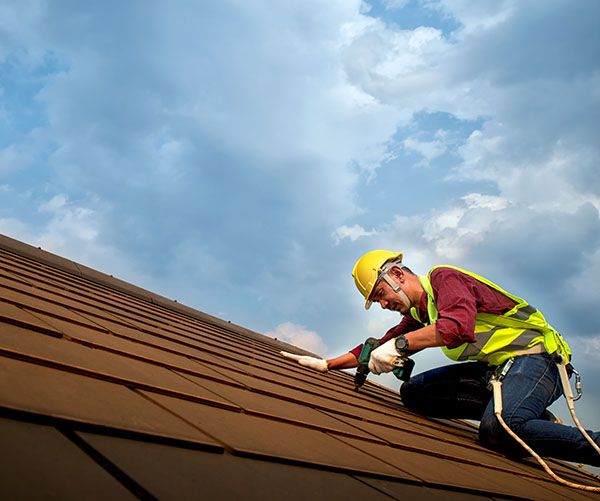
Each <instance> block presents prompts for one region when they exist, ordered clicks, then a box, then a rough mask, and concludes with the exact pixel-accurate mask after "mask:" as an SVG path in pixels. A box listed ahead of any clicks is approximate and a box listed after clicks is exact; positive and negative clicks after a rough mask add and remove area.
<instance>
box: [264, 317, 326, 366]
mask: <svg viewBox="0 0 600 501" xmlns="http://www.w3.org/2000/svg"><path fill="white" fill-rule="evenodd" d="M265 336H269V337H273V338H275V339H279V340H281V341H285V342H287V343H290V344H292V345H294V346H297V347H299V348H304V349H305V350H307V351H310V352H312V353H314V354H316V355H319V356H321V357H324V356H325V354H326V353H327V346H326V345H325V343H324V342H323V340H322V339H321V337H320V336H319V335H318V334H317V333H316V332H314V331H309V330H307V329H306V328H305V327H304V326H302V325H296V324H293V323H292V322H284V323H282V324H279V325H278V326H277V327H276V328H275V330H272V331H269V332H266V333H265Z"/></svg>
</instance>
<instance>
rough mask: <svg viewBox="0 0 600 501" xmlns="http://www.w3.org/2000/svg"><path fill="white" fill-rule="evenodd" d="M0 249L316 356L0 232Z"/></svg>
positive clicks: (262, 340)
mask: <svg viewBox="0 0 600 501" xmlns="http://www.w3.org/2000/svg"><path fill="white" fill-rule="evenodd" d="M0 249H3V250H5V251H7V252H10V253H12V254H17V255H19V256H21V257H26V258H28V259H31V260H33V261H37V262H39V263H42V264H45V265H46V266H50V267H51V268H55V269H58V270H60V271H63V272H66V273H70V274H72V275H76V276H78V277H81V278H84V279H86V280H89V281H91V282H94V283H96V284H99V285H103V286H105V287H108V288H110V289H113V290H116V291H119V292H122V293H124V294H128V295H130V296H133V297H135V298H137V299H141V300H143V301H147V302H149V303H152V304H154V305H157V306H161V307H163V308H166V309H168V310H171V311H174V312H176V313H180V314H182V315H185V316H187V317H191V318H194V319H196V320H201V321H203V322H206V323H208V324H210V325H213V326H215V327H221V328H225V329H228V330H231V331H234V332H235V333H236V334H240V335H242V336H245V337H247V338H249V339H253V340H255V341H259V342H262V343H265V344H267V345H270V346H272V347H274V348H278V349H281V350H285V351H294V352H296V353H300V354H303V355H310V356H318V355H315V354H314V353H311V352H309V351H307V350H305V349H303V348H299V347H297V346H294V345H291V344H288V343H285V342H284V341H280V340H278V339H275V338H272V337H269V336H265V335H264V334H260V333H258V332H255V331H252V330H250V329H246V328H245V327H242V326H240V325H236V324H233V323H231V322H230V321H227V320H223V319H221V318H218V317H214V316H212V315H209V314H208V313H204V312H202V311H199V310H196V309H194V308H192V307H190V306H186V305H184V304H181V303H178V302H177V301H174V300H172V299H168V298H166V297H163V296H161V295H159V294H155V293H154V292H150V291H148V290H146V289H142V288H141V287H137V286H136V285H132V284H130V283H128V282H125V281H124V280H121V279H119V278H115V277H114V276H112V275H107V274H106V273H102V272H100V271H97V270H94V269H93V268H90V267H88V266H85V265H83V264H79V263H76V262H75V261H71V260H70V259H67V258H64V257H61V256H58V255H56V254H52V253H51V252H48V251H46V250H43V249H42V248H41V247H34V246H33V245H29V244H26V243H24V242H21V241H19V240H15V239H14V238H11V237H8V236H6V235H3V234H1V233H0Z"/></svg>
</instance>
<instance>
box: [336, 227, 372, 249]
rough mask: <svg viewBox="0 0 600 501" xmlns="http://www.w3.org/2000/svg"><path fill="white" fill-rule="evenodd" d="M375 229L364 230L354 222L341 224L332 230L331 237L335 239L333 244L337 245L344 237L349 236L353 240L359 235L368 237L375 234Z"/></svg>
mask: <svg viewBox="0 0 600 501" xmlns="http://www.w3.org/2000/svg"><path fill="white" fill-rule="evenodd" d="M376 233H377V232H376V231H366V230H365V229H364V228H362V227H361V226H359V225H358V224H355V225H353V226H346V225H342V226H340V227H339V228H336V230H335V231H334V232H333V239H334V241H335V245H339V243H340V242H341V241H342V240H343V239H344V238H349V239H350V240H352V241H353V242H354V241H355V240H356V239H357V238H360V237H369V236H372V235H375V234H376Z"/></svg>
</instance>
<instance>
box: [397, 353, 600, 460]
mask: <svg viewBox="0 0 600 501" xmlns="http://www.w3.org/2000/svg"><path fill="white" fill-rule="evenodd" d="M492 372H493V370H492V368H490V367H488V366H487V365H486V364H485V363H481V362H466V363H459V364H453V365H448V366H445V367H439V368H437V369H433V370H430V371H427V372H423V373H422V374H418V375H416V376H414V377H413V378H412V379H411V380H410V381H408V382H406V383H404V384H403V385H402V387H401V388H400V394H401V396H402V401H403V402H404V405H406V407H407V408H408V409H410V410H412V411H413V412H416V413H419V414H423V415H425V416H430V417H438V418H446V419H475V420H479V421H481V424H480V426H479V439H480V441H481V443H482V444H483V445H485V446H486V447H488V448H490V449H494V450H497V451H499V452H502V453H504V454H506V455H508V456H513V457H522V456H526V455H528V453H527V452H526V451H525V449H523V447H522V446H521V445H519V444H518V443H517V442H516V441H515V440H514V439H513V438H512V437H511V436H510V435H509V434H508V433H506V431H505V430H504V428H502V426H501V425H500V423H499V422H498V420H497V418H496V416H495V415H494V402H493V399H492V398H491V396H492V393H491V391H489V390H488V389H487V383H488V380H489V378H490V377H491V375H492ZM561 395H562V387H561V384H560V377H559V375H558V369H557V367H556V365H555V364H554V362H552V360H551V358H550V356H549V355H547V354H539V355H523V356H520V357H516V358H515V363H514V364H513V366H512V367H511V369H510V370H509V372H508V374H507V375H506V377H505V378H504V381H503V382H502V404H503V411H502V418H503V419H504V421H505V422H506V424H507V425H508V426H509V427H510V428H511V429H512V430H513V431H514V432H515V433H516V434H517V435H518V436H519V437H520V438H522V439H523V440H524V441H525V442H526V443H527V444H528V445H529V446H530V447H531V448H532V449H533V450H534V451H535V452H537V453H538V454H539V455H540V456H548V457H553V458H557V459H563V460H566V461H573V462H577V463H586V464H589V465H592V466H600V456H599V455H598V453H597V452H596V451H595V450H594V448H593V447H592V446H591V445H590V444H589V442H588V441H587V440H586V439H585V437H584V436H583V435H582V434H581V432H580V431H579V430H578V429H577V428H576V427H572V426H566V425H562V424H558V423H553V422H551V421H548V420H545V419H540V417H541V416H542V415H543V414H544V411H545V410H546V407H548V406H549V405H550V404H551V403H552V402H554V401H555V400H556V399H557V398H559V397H560V396H561ZM588 434H589V435H590V436H591V437H592V440H594V441H595V442H596V443H597V444H599V445H600V433H599V432H592V431H588Z"/></svg>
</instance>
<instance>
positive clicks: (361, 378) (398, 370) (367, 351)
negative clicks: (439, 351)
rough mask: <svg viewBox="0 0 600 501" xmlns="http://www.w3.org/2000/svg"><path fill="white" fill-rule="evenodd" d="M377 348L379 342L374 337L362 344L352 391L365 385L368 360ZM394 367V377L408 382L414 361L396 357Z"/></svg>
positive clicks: (404, 357)
mask: <svg viewBox="0 0 600 501" xmlns="http://www.w3.org/2000/svg"><path fill="white" fill-rule="evenodd" d="M377 347H379V341H377V339H375V338H374V337H370V338H369V339H367V340H366V341H365V343H364V344H363V347H362V350H360V354H359V355H358V367H357V368H356V374H355V375H354V389H355V390H356V391H358V389H359V388H360V387H361V386H362V385H363V384H365V381H366V380H367V376H368V375H369V360H370V358H371V353H372V352H373V350H374V349H375V348H377ZM394 365H396V367H395V368H394V370H393V371H392V372H393V373H394V376H396V377H397V378H398V379H401V380H402V381H408V380H409V379H410V375H411V373H412V370H413V367H414V366H415V361H414V360H412V359H411V358H408V357H406V356H403V355H398V360H397V361H396V363H395V364H394Z"/></svg>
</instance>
